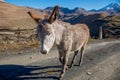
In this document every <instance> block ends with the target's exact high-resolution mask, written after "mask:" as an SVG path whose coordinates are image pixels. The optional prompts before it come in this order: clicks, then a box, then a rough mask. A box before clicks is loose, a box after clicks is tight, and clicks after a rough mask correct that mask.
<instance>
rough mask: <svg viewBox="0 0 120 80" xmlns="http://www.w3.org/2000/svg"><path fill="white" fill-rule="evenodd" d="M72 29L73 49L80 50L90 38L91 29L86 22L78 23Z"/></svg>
mask: <svg viewBox="0 0 120 80" xmlns="http://www.w3.org/2000/svg"><path fill="white" fill-rule="evenodd" d="M71 31H72V35H73V36H72V51H76V50H79V49H80V48H81V47H82V46H85V45H86V44H87V41H88V39H89V29H88V26H87V25H85V24H76V25H74V26H73V27H72V28H71Z"/></svg>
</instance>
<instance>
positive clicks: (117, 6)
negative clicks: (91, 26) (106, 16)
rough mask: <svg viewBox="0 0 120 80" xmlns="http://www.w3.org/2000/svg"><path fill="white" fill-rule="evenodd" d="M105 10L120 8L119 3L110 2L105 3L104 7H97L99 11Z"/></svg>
mask: <svg viewBox="0 0 120 80" xmlns="http://www.w3.org/2000/svg"><path fill="white" fill-rule="evenodd" d="M105 10H116V11H118V10H120V3H111V4H109V5H107V6H106V7H104V8H101V9H99V11H105Z"/></svg>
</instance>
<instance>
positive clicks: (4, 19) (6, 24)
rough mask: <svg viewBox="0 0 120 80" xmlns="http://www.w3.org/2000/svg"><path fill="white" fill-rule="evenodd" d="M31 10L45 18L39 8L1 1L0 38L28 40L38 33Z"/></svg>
mask: <svg viewBox="0 0 120 80" xmlns="http://www.w3.org/2000/svg"><path fill="white" fill-rule="evenodd" d="M28 11H31V12H32V13H33V14H35V15H36V16H38V17H40V18H41V19H43V18H44V17H43V16H44V13H43V12H40V11H39V10H38V9H34V8H29V7H19V6H15V5H12V4H8V3H5V2H2V1H0V40H3V41H7V42H11V41H12V42H13V41H24V40H25V41H26V40H27V39H31V38H32V37H33V36H34V35H35V34H36V32H35V31H36V26H37V24H36V22H35V21H34V20H33V19H32V18H31V17H30V16H29V15H28V13H27V12H28Z"/></svg>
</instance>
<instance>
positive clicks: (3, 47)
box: [0, 40, 39, 52]
mask: <svg viewBox="0 0 120 80" xmlns="http://www.w3.org/2000/svg"><path fill="white" fill-rule="evenodd" d="M38 47H39V41H37V40H34V41H29V42H26V43H23V42H16V43H12V44H7V43H0V52H5V51H9V50H10V51H19V50H24V49H29V48H38Z"/></svg>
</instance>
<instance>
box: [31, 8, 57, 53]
mask: <svg viewBox="0 0 120 80" xmlns="http://www.w3.org/2000/svg"><path fill="white" fill-rule="evenodd" d="M58 9H59V7H58V6H56V7H55V8H54V10H53V12H52V14H51V16H50V17H49V18H45V19H44V20H38V19H37V20H36V19H35V18H34V17H33V16H32V15H31V17H32V18H33V19H34V20H35V21H36V22H37V23H38V29H37V33H38V36H39V37H40V41H41V49H40V51H41V53H43V54H46V53H48V52H49V51H50V49H51V48H52V46H53V44H54V41H55V31H54V28H53V23H54V22H55V20H56V19H57V14H58ZM29 14H31V13H30V12H29Z"/></svg>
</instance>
